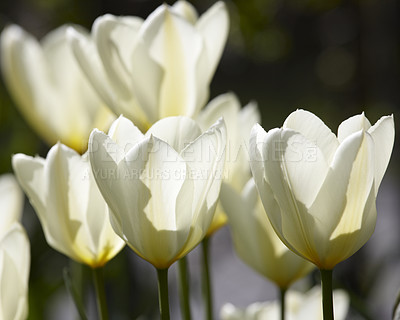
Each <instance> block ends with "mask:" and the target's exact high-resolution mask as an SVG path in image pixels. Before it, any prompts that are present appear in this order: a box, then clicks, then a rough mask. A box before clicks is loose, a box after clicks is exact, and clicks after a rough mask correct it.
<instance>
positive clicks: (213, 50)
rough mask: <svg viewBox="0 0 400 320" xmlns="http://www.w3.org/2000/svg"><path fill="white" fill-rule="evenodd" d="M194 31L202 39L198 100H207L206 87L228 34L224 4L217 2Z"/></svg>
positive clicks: (199, 21)
mask: <svg viewBox="0 0 400 320" xmlns="http://www.w3.org/2000/svg"><path fill="white" fill-rule="evenodd" d="M196 29H197V30H198V32H199V33H200V34H201V35H202V38H203V50H202V53H201V57H200V60H199V64H198V67H197V72H198V75H197V88H198V89H197V90H198V94H199V97H198V100H199V104H200V106H202V105H203V104H204V103H206V101H207V100H208V86H209V83H210V82H211V79H212V77H213V75H214V73H215V70H216V68H217V65H218V62H219V60H220V58H221V55H222V52H223V49H224V47H225V43H226V40H227V37H228V32H229V15H228V12H227V9H226V5H225V3H223V2H221V1H219V2H217V3H215V4H214V5H213V6H212V7H211V8H210V9H208V10H207V11H206V12H205V13H204V14H203V15H202V16H201V17H200V18H199V20H198V21H197V24H196Z"/></svg>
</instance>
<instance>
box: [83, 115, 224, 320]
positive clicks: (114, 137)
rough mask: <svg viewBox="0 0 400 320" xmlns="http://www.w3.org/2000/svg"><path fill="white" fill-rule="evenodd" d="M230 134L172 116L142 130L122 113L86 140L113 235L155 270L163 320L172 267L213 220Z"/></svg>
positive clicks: (217, 127) (219, 125)
mask: <svg viewBox="0 0 400 320" xmlns="http://www.w3.org/2000/svg"><path fill="white" fill-rule="evenodd" d="M225 131H226V129H225V125H224V122H223V121H222V120H220V121H218V122H217V123H216V124H215V125H214V126H212V127H211V128H209V129H208V130H207V131H205V132H204V133H201V130H200V128H199V126H198V125H197V124H196V122H195V121H193V120H191V119H190V118H187V117H170V118H165V119H162V120H160V121H158V122H156V123H155V124H154V125H153V126H152V127H151V128H150V129H149V130H148V131H147V132H146V134H145V135H143V134H142V133H141V132H140V131H139V129H138V128H137V127H135V126H134V125H133V124H132V122H130V121H129V120H128V119H126V118H124V117H122V116H121V117H120V118H119V119H118V120H116V121H115V122H114V123H113V125H112V126H111V129H110V132H109V134H108V135H106V134H104V133H102V132H100V131H98V130H94V131H93V132H92V134H91V136H90V139H89V154H90V162H91V164H92V169H93V173H94V176H95V179H96V182H97V184H98V186H99V189H100V191H101V192H102V194H103V196H104V199H105V200H106V202H107V203H108V205H109V207H110V213H111V215H110V217H111V223H112V226H113V228H114V230H115V232H116V233H117V234H118V235H119V236H120V237H121V238H122V239H124V240H125V241H126V243H127V244H128V245H129V247H130V248H131V249H132V250H133V251H134V252H136V253H137V254H138V255H139V256H140V257H142V258H143V259H145V260H147V261H148V262H150V263H151V264H152V265H153V266H154V267H156V268H157V270H158V276H159V283H160V287H159V288H160V290H161V292H160V299H161V300H160V302H161V305H160V307H161V315H162V317H163V319H164V318H167V316H166V314H168V313H169V311H168V299H167V295H168V293H167V292H165V291H163V290H165V289H166V274H167V270H168V268H169V266H170V265H171V264H172V263H174V262H175V261H177V260H179V259H180V258H182V257H184V256H185V255H186V254H187V253H189V252H190V251H191V250H192V249H193V248H194V247H195V246H196V245H197V244H198V243H199V242H200V241H201V240H202V239H203V238H204V236H205V235H206V233H207V231H208V228H209V226H210V223H211V221H212V219H213V215H214V211H215V207H216V204H217V200H218V197H219V189H220V186H221V175H222V171H223V166H224V162H225V147H226V132H225ZM164 308H166V309H164Z"/></svg>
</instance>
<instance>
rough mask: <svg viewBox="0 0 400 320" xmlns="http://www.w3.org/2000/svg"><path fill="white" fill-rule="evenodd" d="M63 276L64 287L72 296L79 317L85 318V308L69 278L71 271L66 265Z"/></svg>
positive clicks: (83, 319) (82, 319)
mask: <svg viewBox="0 0 400 320" xmlns="http://www.w3.org/2000/svg"><path fill="white" fill-rule="evenodd" d="M63 276H64V283H65V287H66V288H67V291H68V293H69V294H70V296H71V297H72V300H73V301H74V304H75V307H76V310H77V311H78V314H79V317H80V319H81V320H87V317H86V314H85V308H84V307H83V303H82V300H81V298H80V295H79V293H78V291H77V290H76V288H75V286H74V284H73V281H72V279H71V273H70V271H69V268H68V267H65V268H64V270H63Z"/></svg>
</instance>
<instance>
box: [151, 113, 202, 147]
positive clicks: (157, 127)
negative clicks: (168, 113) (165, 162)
mask: <svg viewBox="0 0 400 320" xmlns="http://www.w3.org/2000/svg"><path fill="white" fill-rule="evenodd" d="M150 135H153V136H155V137H157V138H159V139H161V140H163V141H165V142H167V143H168V144H169V145H170V146H171V147H172V148H174V149H175V150H176V151H177V152H178V153H179V152H181V150H183V149H184V148H185V147H186V146H187V145H188V144H189V143H190V142H192V141H194V140H195V139H196V138H197V137H198V136H200V135H201V130H200V128H199V126H198V125H197V123H196V122H195V121H194V120H192V119H191V118H188V117H182V116H181V117H168V118H164V119H161V120H159V121H157V122H156V123H155V124H153V125H152V126H151V128H150V129H149V130H148V131H147V132H146V136H147V137H148V136H150Z"/></svg>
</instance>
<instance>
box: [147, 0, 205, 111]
mask: <svg viewBox="0 0 400 320" xmlns="http://www.w3.org/2000/svg"><path fill="white" fill-rule="evenodd" d="M143 27H144V29H143V34H142V36H143V41H145V42H146V43H147V45H148V48H149V54H150V57H151V58H152V59H153V60H154V62H156V63H157V64H158V65H159V66H160V67H161V69H162V71H163V76H162V80H161V77H160V78H159V79H160V80H159V81H162V82H160V91H156V92H160V96H159V116H160V117H161V118H164V117H167V116H176V115H187V116H192V115H194V113H195V110H196V107H197V106H196V102H197V92H196V78H195V77H196V72H197V71H196V66H197V61H198V59H199V55H200V53H201V45H202V43H201V42H202V41H201V37H200V35H199V34H198V33H197V32H196V30H195V28H194V26H192V25H191V24H190V23H189V22H187V21H186V20H184V19H182V17H180V16H178V15H176V14H175V13H174V12H173V11H172V10H170V9H169V8H168V7H167V6H165V5H164V6H161V7H159V8H158V9H157V10H156V11H154V12H153V13H152V14H151V15H150V16H149V17H148V18H147V19H146V22H145V24H144V26H143ZM140 77H141V78H143V75H142V74H141V76H140ZM141 81H143V79H141ZM151 87H152V88H154V84H151ZM152 92H153V94H154V91H152Z"/></svg>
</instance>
